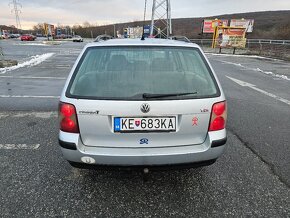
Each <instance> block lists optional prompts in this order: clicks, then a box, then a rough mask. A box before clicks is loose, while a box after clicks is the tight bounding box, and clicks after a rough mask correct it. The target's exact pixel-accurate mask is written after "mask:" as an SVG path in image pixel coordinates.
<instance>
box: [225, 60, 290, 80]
mask: <svg viewBox="0 0 290 218" xmlns="http://www.w3.org/2000/svg"><path fill="white" fill-rule="evenodd" d="M221 62H222V63H225V64H231V65H234V66H237V67H241V68H244V69H247V70H253V71H256V72H260V73H263V74H266V75H271V76H273V77H276V78H280V79H284V80H288V81H290V78H288V77H287V76H285V75H281V74H275V73H273V72H270V71H264V70H261V69H260V68H250V67H246V66H244V65H242V64H240V63H234V62H228V61H221Z"/></svg>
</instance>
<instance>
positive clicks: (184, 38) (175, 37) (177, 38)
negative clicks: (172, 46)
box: [169, 36, 191, 43]
mask: <svg viewBox="0 0 290 218" xmlns="http://www.w3.org/2000/svg"><path fill="white" fill-rule="evenodd" d="M169 39H171V40H177V41H183V42H188V43H191V41H190V40H189V39H188V38H187V37H186V36H170V37H169Z"/></svg>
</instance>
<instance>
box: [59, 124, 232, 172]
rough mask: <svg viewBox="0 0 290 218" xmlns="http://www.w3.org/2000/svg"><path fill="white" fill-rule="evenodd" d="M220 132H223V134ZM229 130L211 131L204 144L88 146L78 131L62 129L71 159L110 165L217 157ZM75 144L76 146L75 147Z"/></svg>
mask: <svg viewBox="0 0 290 218" xmlns="http://www.w3.org/2000/svg"><path fill="white" fill-rule="evenodd" d="M221 135H222V136H223V137H222V138H221ZM226 138H227V137H226V131H225V130H221V131H218V132H210V133H209V134H208V136H207V138H206V140H205V142H204V143H203V144H199V145H186V146H178V147H157V148H109V147H88V146H85V145H83V144H82V142H81V140H80V137H79V135H78V134H70V133H64V132H60V134H59V140H60V145H61V150H62V153H63V155H64V157H65V159H67V160H68V161H70V162H73V163H87V164H92V165H108V166H162V165H180V164H194V163H197V164H198V163H201V162H206V161H212V160H215V159H217V158H218V157H219V156H220V155H221V154H222V153H223V151H224V149H225V145H224V144H225V143H226ZM74 145H75V147H74Z"/></svg>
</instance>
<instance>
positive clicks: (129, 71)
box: [66, 46, 220, 100]
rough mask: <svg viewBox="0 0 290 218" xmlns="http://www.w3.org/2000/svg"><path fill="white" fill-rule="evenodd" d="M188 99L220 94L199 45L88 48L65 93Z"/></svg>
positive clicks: (73, 95) (99, 97)
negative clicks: (194, 46)
mask: <svg viewBox="0 0 290 218" xmlns="http://www.w3.org/2000/svg"><path fill="white" fill-rule="evenodd" d="M144 93H148V94H157V95H159V94H161V95H162V94H174V93H192V94H188V95H182V96H168V97H166V98H162V99H164V100H168V99H191V98H206V97H216V96H219V94H220V92H219V89H218V88H217V84H216V81H215V79H214V77H213V75H212V72H211V70H210V68H209V66H208V64H207V63H206V61H205V59H204V57H203V56H202V54H201V53H200V51H199V50H198V49H195V48H183V47H161V46H160V47H149V46H146V47H137V46H131V47H125V46H122V47H93V48H88V49H87V50H86V52H85V53H84V55H83V57H82V58H81V60H80V62H79V63H78V66H77V68H76V70H75V72H74V74H73V76H72V78H71V81H70V84H69V87H68V90H67V92H66V95H67V96H68V97H75V98H83V99H108V100H114V99H118V100H143V97H142V96H143V94H144Z"/></svg>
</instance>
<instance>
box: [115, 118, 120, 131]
mask: <svg viewBox="0 0 290 218" xmlns="http://www.w3.org/2000/svg"><path fill="white" fill-rule="evenodd" d="M114 130H115V131H116V132H117V131H121V118H120V117H115V118H114Z"/></svg>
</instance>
